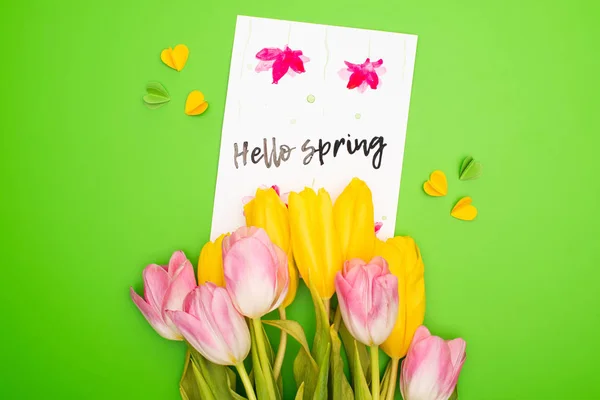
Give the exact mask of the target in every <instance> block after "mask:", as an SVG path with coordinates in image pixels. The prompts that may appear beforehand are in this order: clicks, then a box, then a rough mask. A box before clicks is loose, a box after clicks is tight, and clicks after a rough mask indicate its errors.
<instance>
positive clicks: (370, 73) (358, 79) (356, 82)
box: [339, 58, 385, 92]
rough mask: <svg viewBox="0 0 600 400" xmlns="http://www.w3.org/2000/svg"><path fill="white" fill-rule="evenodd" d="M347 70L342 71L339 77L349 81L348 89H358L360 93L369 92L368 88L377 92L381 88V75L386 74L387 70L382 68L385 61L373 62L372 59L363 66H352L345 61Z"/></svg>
mask: <svg viewBox="0 0 600 400" xmlns="http://www.w3.org/2000/svg"><path fill="white" fill-rule="evenodd" d="M344 63H345V64H346V67H347V68H344V69H342V70H340V72H339V75H340V77H341V78H342V79H344V80H346V79H347V80H348V85H347V86H346V87H347V88H348V89H356V88H358V90H359V91H360V92H364V91H365V90H367V86H369V87H370V88H371V89H373V90H375V89H377V87H378V86H379V84H380V82H379V75H383V74H384V73H385V68H384V67H382V64H383V60H382V59H379V60H378V61H375V62H371V59H370V58H367V59H366V61H365V62H364V63H362V64H352V63H351V62H348V61H344Z"/></svg>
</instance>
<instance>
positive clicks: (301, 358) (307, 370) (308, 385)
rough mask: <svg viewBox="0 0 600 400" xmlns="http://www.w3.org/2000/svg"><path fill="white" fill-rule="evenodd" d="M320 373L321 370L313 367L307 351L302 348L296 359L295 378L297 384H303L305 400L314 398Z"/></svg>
mask: <svg viewBox="0 0 600 400" xmlns="http://www.w3.org/2000/svg"><path fill="white" fill-rule="evenodd" d="M313 361H314V360H313ZM318 375H319V370H318V369H317V368H314V367H313V364H312V363H311V362H310V361H309V357H308V355H307V354H306V352H305V351H304V350H302V349H300V351H299V352H298V355H297V356H296V359H295V360H294V380H295V381H296V385H299V386H303V390H302V395H303V396H304V400H309V399H312V394H313V393H314V392H315V388H316V387H317V379H318ZM296 396H298V395H296Z"/></svg>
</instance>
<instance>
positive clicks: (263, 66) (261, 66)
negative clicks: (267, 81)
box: [254, 61, 275, 72]
mask: <svg viewBox="0 0 600 400" xmlns="http://www.w3.org/2000/svg"><path fill="white" fill-rule="evenodd" d="M274 62H275V61H259V63H258V65H257V66H256V68H255V69H254V70H255V71H256V72H263V71H268V70H270V69H271V68H273V63H274Z"/></svg>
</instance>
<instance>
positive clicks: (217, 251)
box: [198, 233, 229, 287]
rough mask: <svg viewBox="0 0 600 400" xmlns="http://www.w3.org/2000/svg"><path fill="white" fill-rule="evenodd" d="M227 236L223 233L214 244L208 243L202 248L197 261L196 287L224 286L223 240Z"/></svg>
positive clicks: (227, 234)
mask: <svg viewBox="0 0 600 400" xmlns="http://www.w3.org/2000/svg"><path fill="white" fill-rule="evenodd" d="M226 236H229V233H224V234H222V235H221V236H219V237H218V238H217V239H216V240H215V241H214V242H208V243H206V244H205V245H204V247H202V251H201V252H200V258H199V259H198V285H203V284H205V283H206V282H212V283H214V284H215V285H217V286H221V287H224V286H225V276H224V275H223V246H222V244H223V239H224V238H225V237H226Z"/></svg>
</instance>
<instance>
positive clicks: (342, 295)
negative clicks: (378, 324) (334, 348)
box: [335, 272, 370, 344]
mask: <svg viewBox="0 0 600 400" xmlns="http://www.w3.org/2000/svg"><path fill="white" fill-rule="evenodd" d="M335 287H336V291H337V294H338V302H339V307H340V310H341V312H342V319H343V320H344V324H345V325H346V328H347V329H348V331H349V332H350V334H352V336H353V337H354V338H355V339H356V340H358V341H359V342H361V343H363V344H369V342H370V337H369V332H368V330H367V314H366V312H365V306H364V304H363V302H362V300H361V296H360V292H358V291H355V290H354V289H353V287H352V286H350V284H349V283H348V282H347V281H346V280H345V279H344V277H343V276H342V274H341V273H339V272H338V274H337V275H336V277H335Z"/></svg>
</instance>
